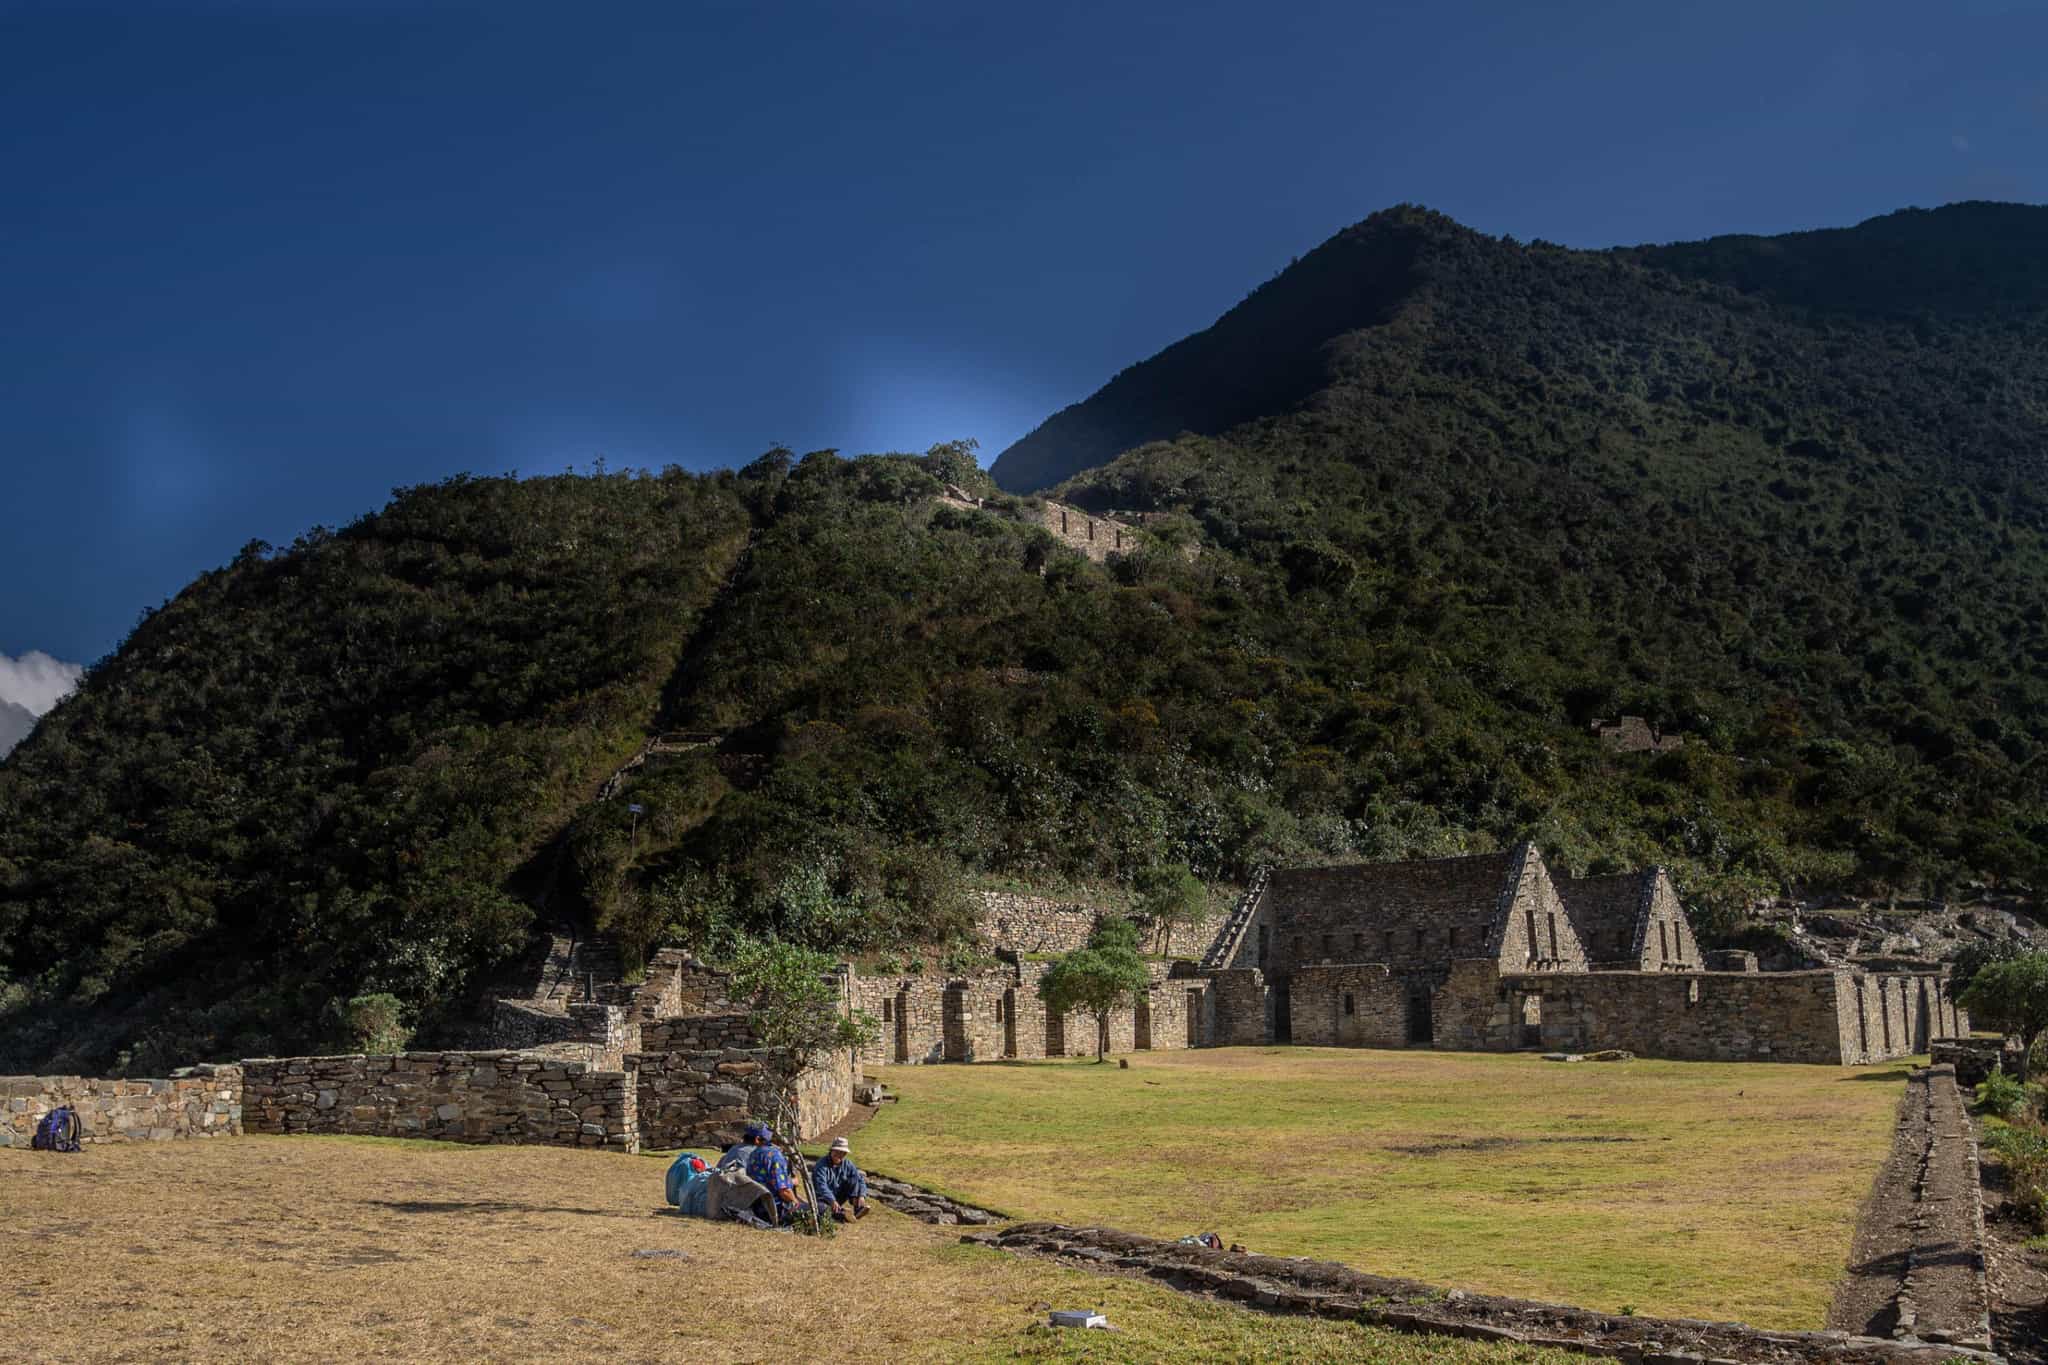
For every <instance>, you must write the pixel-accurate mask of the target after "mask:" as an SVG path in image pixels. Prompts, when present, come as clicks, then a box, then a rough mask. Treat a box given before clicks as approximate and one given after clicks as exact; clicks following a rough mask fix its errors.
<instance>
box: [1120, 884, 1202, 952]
mask: <svg viewBox="0 0 2048 1365" xmlns="http://www.w3.org/2000/svg"><path fill="white" fill-rule="evenodd" d="M1137 890H1138V913H1139V914H1140V915H1142V916H1143V917H1144V918H1146V919H1149V920H1151V921H1152V931H1153V933H1154V934H1155V935H1156V938H1155V951H1157V952H1161V953H1164V952H1166V951H1167V950H1168V948H1169V947H1170V946H1171V945H1172V943H1173V931H1174V930H1175V929H1179V928H1183V927H1185V926H1187V925H1191V924H1199V923H1201V922H1202V920H1203V919H1205V918H1206V917H1207V916H1208V914H1209V889H1208V888H1207V887H1205V886H1203V885H1202V882H1201V879H1200V878H1198V877H1196V876H1195V874H1194V873H1192V872H1190V871H1188V866H1187V864H1186V863H1173V864H1167V865H1162V866H1157V867H1152V868H1149V869H1147V870H1146V871H1145V872H1144V873H1142V874H1140V876H1139V877H1138V880H1137Z"/></svg>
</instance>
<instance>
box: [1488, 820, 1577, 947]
mask: <svg viewBox="0 0 2048 1365" xmlns="http://www.w3.org/2000/svg"><path fill="white" fill-rule="evenodd" d="M1509 857H1510V859H1511V868H1512V871H1511V873H1510V876H1511V877H1512V879H1513V882H1512V886H1511V888H1510V889H1509V890H1508V891H1507V892H1506V893H1505V896H1504V902H1503V904H1504V913H1502V914H1501V915H1500V917H1499V920H1498V926H1497V933H1498V938H1497V939H1496V940H1495V941H1494V943H1493V944H1491V945H1490V946H1492V947H1493V948H1494V949H1495V951H1494V952H1493V954H1492V956H1493V957H1494V959H1495V960H1496V961H1498V962H1499V963H1500V964H1501V970H1503V971H1521V972H1584V971H1588V970H1590V969H1591V964H1590V963H1589V962H1588V961H1587V960H1586V948H1585V945H1584V944H1582V943H1581V942H1579V935H1578V932H1577V931H1576V930H1575V929H1573V927H1572V921H1571V916H1570V915H1569V914H1567V913H1566V912H1565V908H1564V900H1563V898H1562V897H1560V896H1559V895H1558V894H1557V887H1556V885H1555V884H1554V883H1553V882H1552V881H1551V880H1550V869H1549V868H1547V867H1545V866H1544V863H1543V857H1542V855H1541V854H1539V853H1537V852H1536V850H1535V849H1534V848H1532V847H1530V846H1529V845H1528V844H1523V845H1521V846H1519V847H1518V848H1516V849H1515V850H1514V852H1513V853H1511V854H1510V855H1509Z"/></svg>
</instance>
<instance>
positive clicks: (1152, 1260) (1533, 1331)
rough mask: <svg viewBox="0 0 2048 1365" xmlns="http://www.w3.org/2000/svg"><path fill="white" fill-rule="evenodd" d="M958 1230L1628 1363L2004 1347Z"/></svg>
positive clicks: (1278, 1306)
mask: <svg viewBox="0 0 2048 1365" xmlns="http://www.w3.org/2000/svg"><path fill="white" fill-rule="evenodd" d="M960 1240H961V1241H962V1242H965V1243H969V1244H971V1245H976V1246H987V1247H995V1248H999V1249H1001V1250H1004V1251H1009V1252H1012V1253H1015V1254H1018V1255H1029V1256H1039V1257H1044V1258H1047V1259H1051V1260H1055V1261H1059V1262H1061V1263H1064V1264H1068V1265H1078V1266H1080V1267H1082V1268H1086V1269H1093V1270H1098V1271H1103V1272H1110V1273H1124V1274H1133V1275H1143V1276H1146V1277H1149V1278H1151V1279H1156V1280H1160V1281H1163V1282H1165V1283H1166V1284H1168V1285H1171V1286H1172V1287H1173V1288H1175V1289H1178V1290H1181V1291H1182V1292H1184V1293H1190V1294H1201V1295H1204V1296H1214V1297H1220V1298H1225V1299H1233V1300H1237V1301H1239V1302H1241V1303H1244V1304H1246V1305H1248V1306H1252V1307H1257V1308H1262V1309H1265V1310H1267V1311H1269V1312H1275V1313H1305V1314H1312V1315H1314V1316H1318V1317H1328V1318H1342V1319H1348V1320H1351V1321H1356V1322H1363V1323H1368V1324H1371V1325H1373V1326H1378V1327H1386V1328H1391V1329H1392V1330H1395V1331H1400V1332H1415V1333H1421V1334H1428V1335H1435V1336H1452V1337H1461V1338H1466V1339H1469V1340H1475V1341H1508V1342H1514V1343H1517V1344H1522V1345H1529V1346H1537V1347H1544V1346H1548V1347H1554V1348H1557V1349H1561V1350H1568V1351H1576V1352H1578V1353H1580V1354H1582V1355H1590V1356H1599V1357H1604V1358H1607V1359H1612V1360H1625V1361H1629V1362H1632V1365H1723V1363H1724V1362H1725V1363H1727V1365H1823V1363H1824V1362H1825V1363H1826V1365H1947V1363H1948V1362H1954V1361H1980V1362H1985V1363H1986V1365H2002V1362H2003V1357H2001V1356H1998V1355H1995V1354H1993V1353H1991V1352H1989V1351H1985V1350H1978V1349H1973V1348H1967V1347H1963V1346H1960V1345H1948V1344H1936V1343H1932V1342H1924V1341H1912V1340H1903V1341H1889V1340H1884V1339H1882V1338H1878V1337H1856V1336H1850V1335H1849V1334H1848V1333H1846V1332H1772V1331H1765V1330H1763V1329H1761V1328H1756V1327H1750V1326H1748V1325H1746V1324H1744V1323H1738V1322H1706V1321H1699V1320H1694V1319H1689V1318H1645V1317H1623V1316H1619V1315H1614V1314H1605V1313H1596V1312H1593V1311H1591V1310H1589V1309H1584V1308H1572V1307H1568V1306H1564V1305H1560V1304H1551V1303H1539V1302H1535V1301H1533V1300H1528V1299H1509V1298H1496V1297H1493V1296H1491V1295H1482V1294H1467V1293H1465V1292H1464V1291H1462V1290H1456V1289H1453V1290H1449V1291H1446V1290H1443V1289H1440V1288H1436V1287H1434V1286H1431V1285H1426V1284H1421V1283H1418V1282H1416V1281H1413V1280H1395V1279H1386V1278H1383V1277H1381V1276H1377V1275H1368V1274H1365V1273H1364V1272H1362V1271H1357V1270H1353V1269H1351V1268H1350V1267H1348V1266H1343V1265H1339V1264H1337V1263H1336V1262H1333V1261H1313V1260H1308V1259H1306V1258H1298V1259H1283V1258H1280V1257H1277V1256H1260V1255H1254V1254H1250V1253H1242V1252H1228V1251H1214V1250H1211V1249H1210V1248H1208V1247H1201V1246H1191V1245H1186V1244H1182V1243H1177V1242H1167V1241H1162V1240H1159V1239H1157V1238H1152V1237H1139V1236H1135V1235H1133V1234H1131V1233H1127V1232H1118V1231H1116V1230H1115V1229H1112V1228H1074V1227H1067V1226H1065V1225H1062V1224H1059V1223H1018V1224H1015V1225H1013V1226H1009V1227H1004V1228H998V1229H993V1230H991V1231H988V1232H975V1233H967V1234H965V1235H963V1236H962V1237H961V1239H960Z"/></svg>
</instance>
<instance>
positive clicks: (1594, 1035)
mask: <svg viewBox="0 0 2048 1365" xmlns="http://www.w3.org/2000/svg"><path fill="white" fill-rule="evenodd" d="M1230 932H1232V933H1234V934H1235V936H1236V937H1235V939H1234V941H1231V942H1229V943H1225V944H1220V945H1218V947H1217V948H1216V949H1215V950H1212V954H1211V960H1212V962H1213V964H1214V965H1213V967H1212V969H1211V971H1210V973H1209V975H1208V982H1209V990H1210V992H1211V993H1212V994H1214V995H1216V996H1217V997H1218V1003H1217V1006H1216V1013H1217V1016H1218V1029H1219V1032H1220V1033H1221V1034H1223V1035H1225V1036H1227V1037H1228V1039H1229V1040H1230V1041H1233V1042H1277V1041H1292V1042H1297V1043H1320V1044H1326V1045H1335V1046H1354V1047H1436V1048H1447V1049H1457V1050H1465V1051H1503V1050H1510V1049H1515V1048H1524V1047H1529V1048H1541V1049H1544V1050H1546V1051H1562V1052H1585V1051H1591V1050H1595V1049H1602V1048H1619V1049H1624V1050H1626V1051H1629V1052H1633V1053H1636V1054H1637V1055H1639V1056H1646V1057H1666V1058H1674V1059H1684V1060H1716V1061H1781V1062H1819V1063H1830V1064H1835V1065H1844V1064H1856V1063H1863V1062H1874V1061H1882V1060H1885V1059H1888V1058H1893V1057H1904V1056H1910V1055H1912V1054H1914V1053H1916V1052H1924V1051H1926V1050H1927V1046H1928V1044H1929V1043H1930V1042H1931V1041H1932V1040H1933V1039H1936V1038H1948V1037H1956V1036H1964V1035H1967V1034H1968V1032H1969V1020H1968V1016H1967V1015H1966V1014H1965V1013H1964V1012H1963V1011H1962V1010H1960V1009H1959V1008H1958V1007H1957V1005H1956V1003H1955V1000H1954V998H1953V995H1952V993H1951V991H1950V990H1949V985H1948V979H1947V975H1946V973H1945V971H1942V970H1921V971H1902V972H1885V973H1879V972H1862V971H1853V970H1846V969H1839V970H1831V971H1806V972H1758V971H1756V970H1755V959H1754V958H1753V957H1751V956H1750V955H1748V954H1744V953H1735V954H1715V955H1712V958H1713V960H1712V961H1711V962H1710V961H1708V960H1707V958H1708V955H1705V954H1702V953H1701V951H1700V949H1699V946H1698V943H1697V941H1696V940H1695V939H1694V937H1693V933H1692V929H1691V926H1690V925H1689V924H1688V923H1687V921H1686V917H1685V913H1684V911H1683V909H1682V908H1681V907H1680V905H1679V902H1678V897H1677V894H1676V891H1675V890H1674V888H1673V887H1672V885H1671V880H1670V878H1669V877H1668V876H1667V875H1666V874H1665V873H1664V872H1663V871H1662V870H1661V869H1655V868H1653V869H1649V870H1646V871H1643V872H1637V873H1629V874H1626V875H1623V876H1618V877H1581V878H1568V877H1567V878H1553V877H1552V876H1551V874H1550V870H1549V868H1548V867H1546V866H1545V865H1544V862H1543V857H1542V855H1541V854H1540V853H1538V852H1537V850H1536V849H1535V847H1534V846H1533V845H1530V844H1526V843H1525V844H1521V845H1518V846H1517V847H1515V848H1513V849H1510V850H1508V851H1506V852H1503V853H1486V854H1478V855H1474V856H1471V857H1464V858H1440V859H1433V860H1429V861H1423V862H1407V863H1372V864H1360V865H1353V866H1349V867H1328V868H1299V869H1287V870H1282V871H1276V872H1274V873H1273V874H1272V876H1271V877H1270V878H1269V879H1268V880H1267V881H1266V882H1265V883H1264V884H1263V886H1260V887H1258V888H1256V895H1255V898H1253V903H1252V904H1251V905H1250V906H1245V907H1240V911H1239V914H1238V915H1236V916H1234V917H1233V919H1232V927H1231V930H1230ZM1731 967H1732V968H1734V970H1726V969H1727V968H1731ZM1226 1001H1227V1002H1228V1003H1227V1005H1226V1003H1225V1002H1226ZM1254 1008H1256V1010H1257V1013H1256V1015H1252V1014H1251V1013H1250V1011H1252V1010H1253V1009H1254Z"/></svg>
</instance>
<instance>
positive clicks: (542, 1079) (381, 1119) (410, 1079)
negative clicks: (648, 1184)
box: [242, 1052, 639, 1152]
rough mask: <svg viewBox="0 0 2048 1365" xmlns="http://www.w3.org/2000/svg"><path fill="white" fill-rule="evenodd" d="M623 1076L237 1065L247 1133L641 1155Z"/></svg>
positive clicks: (417, 1056) (475, 1059)
mask: <svg viewBox="0 0 2048 1365" xmlns="http://www.w3.org/2000/svg"><path fill="white" fill-rule="evenodd" d="M636 1108H637V1105H636V1097H635V1095H634V1093H633V1088H632V1086H631V1085H629V1084H628V1082H627V1077H626V1074H625V1073H624V1072H622V1071H596V1070H592V1069H591V1068H589V1067H587V1066H584V1065H582V1064H580V1063H576V1062H563V1061H555V1060H550V1059H546V1058H541V1057H535V1056H532V1055H529V1054H525V1053H518V1052H406V1053H399V1054H397V1055H394V1056H364V1055H361V1054H358V1055H354V1056H338V1057H283V1058H279V1057H262V1058H252V1059H250V1060H248V1061H245V1062H243V1063H242V1122H243V1126H244V1128H245V1129H246V1130H247V1131H249V1132H252V1133H352V1134H363V1135H369V1136H377V1137H420V1138H438V1139H441V1140H444V1141H448V1142H479V1143H534V1144H540V1145H546V1146H557V1147H605V1148H609V1149H611V1150H615V1151H625V1152H633V1151H637V1150H639V1138H638V1124H637V1119H636Z"/></svg>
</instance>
